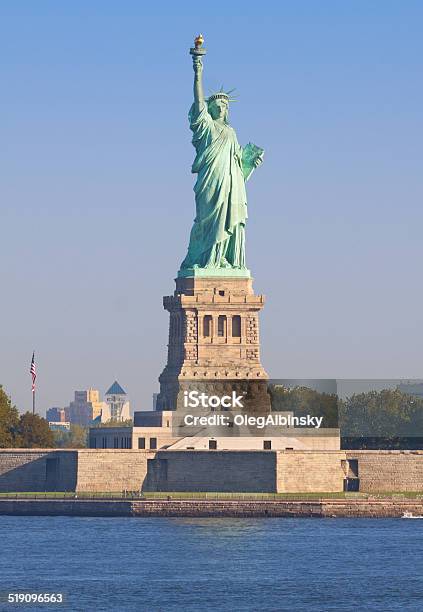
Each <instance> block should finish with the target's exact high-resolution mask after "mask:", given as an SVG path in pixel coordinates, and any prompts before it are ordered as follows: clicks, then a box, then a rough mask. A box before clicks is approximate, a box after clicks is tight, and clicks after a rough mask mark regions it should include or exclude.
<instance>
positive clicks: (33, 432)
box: [19, 412, 54, 448]
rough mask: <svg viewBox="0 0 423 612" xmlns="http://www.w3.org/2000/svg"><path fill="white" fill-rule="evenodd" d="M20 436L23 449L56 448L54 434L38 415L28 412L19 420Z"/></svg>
mask: <svg viewBox="0 0 423 612" xmlns="http://www.w3.org/2000/svg"><path fill="white" fill-rule="evenodd" d="M19 436H20V439H21V440H20V441H21V446H22V448H51V447H54V433H53V432H52V431H51V429H50V428H49V426H48V422H47V421H46V420H45V419H43V418H42V417H40V416H39V415H38V414H31V413H30V412H26V413H25V414H22V415H21V418H20V419H19Z"/></svg>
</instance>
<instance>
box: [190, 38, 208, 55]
mask: <svg viewBox="0 0 423 612" xmlns="http://www.w3.org/2000/svg"><path fill="white" fill-rule="evenodd" d="M203 42H204V38H203V35H202V34H199V35H198V36H197V37H196V38H195V40H194V47H191V49H190V50H189V52H190V54H191V55H192V56H193V57H192V59H193V60H194V61H195V60H196V59H201V57H202V56H203V55H205V54H206V50H205V49H204V47H203Z"/></svg>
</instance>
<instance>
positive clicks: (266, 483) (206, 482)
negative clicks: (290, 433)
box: [144, 450, 276, 493]
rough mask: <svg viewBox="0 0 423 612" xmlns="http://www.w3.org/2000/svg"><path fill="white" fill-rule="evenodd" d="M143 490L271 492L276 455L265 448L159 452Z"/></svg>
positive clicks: (274, 482) (274, 487)
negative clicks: (254, 449) (259, 449)
mask: <svg viewBox="0 0 423 612" xmlns="http://www.w3.org/2000/svg"><path fill="white" fill-rule="evenodd" d="M144 488H145V490H147V491H210V492H212V491H222V492H223V491H229V492H231V491H233V492H259V493H260V492H275V491H276V454H275V453H273V452H267V451H263V452H262V451H185V450H184V451H159V452H158V453H157V456H156V458H155V459H153V460H151V462H149V467H148V477H147V480H146V483H145V487H144Z"/></svg>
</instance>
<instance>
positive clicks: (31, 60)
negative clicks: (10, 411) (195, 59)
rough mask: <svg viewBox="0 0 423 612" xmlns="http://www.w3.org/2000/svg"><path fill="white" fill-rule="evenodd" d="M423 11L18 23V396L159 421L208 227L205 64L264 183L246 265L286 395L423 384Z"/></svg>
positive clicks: (7, 182) (70, 13) (7, 48)
mask: <svg viewBox="0 0 423 612" xmlns="http://www.w3.org/2000/svg"><path fill="white" fill-rule="evenodd" d="M422 19H423V5H422V3H420V2H417V1H415V2H413V1H407V2H391V1H382V0H379V1H372V2H369V1H366V2H365V1H355V2H352V1H345V2H335V1H325V2H317V1H316V2H314V1H308V2H301V1H300V2H297V1H296V2H293V1H292V2H277V3H276V2H260V3H245V2H242V3H241V2H232V3H230V4H227V3H225V2H219V1H216V2H213V3H201V4H198V5H195V3H192V2H184V3H174V2H161V3H155V4H152V3H150V4H149V5H148V6H146V5H144V3H142V2H129V1H126V0H122V1H121V2H104V1H102V2H99V1H92V2H89V3H86V2H82V1H80V0H74V1H73V2H71V3H70V2H69V3H57V2H49V1H46V2H43V3H30V4H29V3H24V2H20V1H14V2H11V1H5V2H3V3H1V5H0V65H1V74H2V96H1V103H0V109H1V118H0V126H1V127H0V130H1V143H2V146H1V147H0V166H1V181H0V211H1V216H0V221H1V240H0V255H1V258H0V274H1V293H2V296H1V319H0V383H2V384H3V386H4V387H5V388H6V390H7V391H8V392H9V393H10V394H11V395H12V398H13V400H14V401H15V402H16V404H17V405H18V407H19V408H20V409H21V410H25V409H28V408H30V406H31V393H30V377H29V363H30V358H31V354H32V350H33V349H34V348H35V350H36V356H37V362H38V371H39V378H38V382H39V387H38V406H39V410H40V412H44V410H45V409H46V408H48V407H50V406H52V405H58V406H60V405H65V404H67V403H68V402H69V401H70V400H71V399H72V395H73V391H74V390H75V389H83V388H87V387H88V386H94V387H96V388H99V389H100V390H101V391H102V392H104V391H105V390H106V389H107V387H108V386H109V385H110V384H111V383H112V382H113V380H114V379H115V378H117V379H118V380H119V382H120V383H121V384H122V386H123V387H124V388H125V389H126V390H127V391H128V394H129V395H130V397H131V400H132V405H133V407H134V408H136V409H149V408H150V406H151V395H152V393H153V392H155V391H157V390H158V383H157V377H158V375H159V374H160V372H161V370H162V368H163V366H164V364H165V360H166V342H167V325H168V318H167V313H166V312H165V311H164V310H163V308H162V296H163V295H168V294H171V293H172V292H173V288H174V283H173V279H174V277H175V275H176V272H177V269H178V267H179V263H180V261H181V260H182V259H183V257H184V256H185V252H186V246H187V241H188V235H189V230H190V227H191V223H192V219H193V217H194V197H193V192H192V186H193V180H194V177H193V176H192V175H191V173H190V166H191V163H192V160H193V153H194V150H193V148H192V145H191V142H190V139H191V134H190V131H189V128H188V124H187V111H188V108H189V106H190V104H191V100H192V76H193V73H192V68H191V59H190V57H189V55H188V49H189V47H190V46H191V45H192V40H193V37H194V35H195V34H197V33H198V32H199V31H201V32H202V33H203V35H204V37H205V46H206V47H207V50H208V53H207V57H206V59H205V62H204V63H205V68H204V80H205V85H206V89H215V88H218V87H220V85H221V84H222V83H223V84H224V86H225V87H227V88H232V87H236V88H237V95H238V102H236V103H234V104H233V105H232V107H231V110H230V121H231V124H232V125H233V127H235V129H236V130H237V133H238V138H239V141H240V143H241V144H245V143H246V142H248V141H250V140H251V141H252V142H255V143H256V144H257V145H259V146H262V147H263V148H264V149H265V150H266V153H265V163H264V164H263V166H262V167H261V168H260V169H259V170H258V171H257V172H256V173H255V175H254V176H253V177H252V179H251V181H250V182H249V184H248V197H249V223H248V227H247V262H248V265H249V267H250V268H251V269H252V271H253V275H254V277H255V290H256V292H258V293H265V294H266V296H267V304H266V307H265V309H264V311H263V314H262V317H261V341H262V361H263V364H264V366H265V367H266V368H267V370H268V372H269V374H270V375H271V376H272V377H274V378H319V377H323V378H350V377H351V378H400V377H410V378H412V377H418V378H421V377H422V371H423V359H422V348H421V347H422V346H423V309H422V298H423V288H422V283H421V279H420V264H421V261H422V255H423V241H422V227H423V223H422V221H423V210H422V201H423V197H422V196H423V188H422V179H421V175H422V170H421V167H422V160H423V151H422V148H423V145H422V143H423V121H422V119H423V117H422V115H423V110H422V109H423V85H422V79H421V74H422V59H421V58H422V57H423V42H422V37H421V23H422Z"/></svg>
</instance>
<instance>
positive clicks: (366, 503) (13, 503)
mask: <svg viewBox="0 0 423 612" xmlns="http://www.w3.org/2000/svg"><path fill="white" fill-rule="evenodd" d="M405 512H410V513H412V514H413V515H414V516H422V515H423V500H420V499H418V500H416V499H392V498H386V499H380V498H379V499H360V500H358V499H355V500H352V499H320V500H316V501H312V500H295V501H288V500H272V501H263V500H257V501H253V500H245V501H243V500H236V501H234V500H230V501H224V500H176V499H171V500H98V499H44V500H43V499H10V498H9V499H0V516H91V517H94V516H98V517H105V516H115V517H140V518H147V517H185V518H196V517H198V518H207V517H209V518H213V517H214V518H218V517H226V518H276V517H278V518H287V517H292V518H401V517H402V516H403V514H404V513H405Z"/></svg>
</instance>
